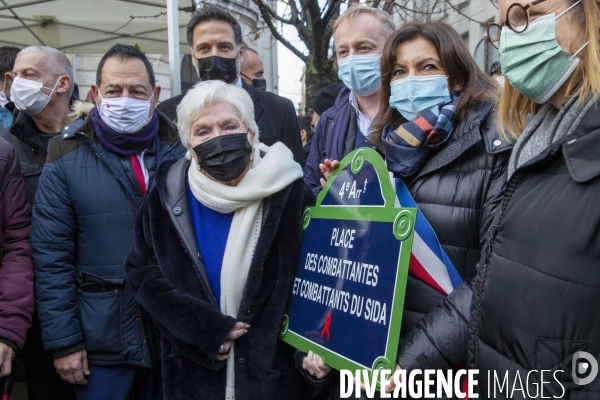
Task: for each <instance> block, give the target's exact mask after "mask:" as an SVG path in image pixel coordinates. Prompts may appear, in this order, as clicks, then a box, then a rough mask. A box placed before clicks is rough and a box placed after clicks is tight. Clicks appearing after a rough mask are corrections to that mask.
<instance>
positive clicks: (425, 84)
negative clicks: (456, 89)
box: [390, 75, 450, 121]
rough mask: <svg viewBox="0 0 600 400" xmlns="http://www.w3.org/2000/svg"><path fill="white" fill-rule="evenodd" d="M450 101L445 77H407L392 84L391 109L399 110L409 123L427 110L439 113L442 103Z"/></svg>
mask: <svg viewBox="0 0 600 400" xmlns="http://www.w3.org/2000/svg"><path fill="white" fill-rule="evenodd" d="M449 101H450V92H449V91H448V80H447V78H446V76H445V75H428V76H407V77H406V78H404V79H399V80H396V81H392V83H391V84H390V107H393V108H395V109H396V110H398V112H399V113H400V114H402V116H403V117H404V118H406V120H407V121H412V120H414V119H416V118H417V117H418V116H419V115H420V114H422V113H423V112H425V111H427V110H431V111H433V112H434V113H436V114H437V113H438V112H439V110H438V108H437V107H436V106H437V105H438V104H440V103H448V102H449Z"/></svg>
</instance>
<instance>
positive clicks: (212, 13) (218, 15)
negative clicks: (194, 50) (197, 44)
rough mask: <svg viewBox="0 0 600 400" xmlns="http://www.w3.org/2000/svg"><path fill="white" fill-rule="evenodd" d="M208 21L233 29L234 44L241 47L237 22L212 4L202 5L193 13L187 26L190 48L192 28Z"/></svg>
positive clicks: (240, 33)
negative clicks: (222, 23)
mask: <svg viewBox="0 0 600 400" xmlns="http://www.w3.org/2000/svg"><path fill="white" fill-rule="evenodd" d="M208 21H223V22H227V23H228V24H229V25H231V27H232V28H233V34H234V35H235V43H237V45H238V46H241V45H242V44H243V43H242V27H241V26H240V24H239V22H237V20H236V19H235V18H234V16H233V15H231V14H230V13H228V12H227V11H226V10H224V9H222V8H221V7H217V6H215V5H213V4H206V3H205V4H204V5H203V6H202V8H200V9H198V10H196V11H194V13H193V14H192V19H190V22H188V24H187V41H188V44H189V45H190V47H194V46H193V41H194V28H196V26H197V25H198V24H201V23H202V22H208Z"/></svg>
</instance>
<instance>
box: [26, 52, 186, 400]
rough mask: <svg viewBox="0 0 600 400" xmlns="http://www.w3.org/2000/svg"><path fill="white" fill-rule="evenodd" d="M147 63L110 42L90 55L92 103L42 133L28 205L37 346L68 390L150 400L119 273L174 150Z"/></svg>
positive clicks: (143, 332) (147, 364)
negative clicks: (42, 158)
mask: <svg viewBox="0 0 600 400" xmlns="http://www.w3.org/2000/svg"><path fill="white" fill-rule="evenodd" d="M160 90H161V88H160V86H157V85H156V81H155V78H154V72H153V70H152V65H151V64H150V62H149V61H148V59H147V58H146V56H145V55H144V54H143V53H142V52H140V51H139V50H137V49H136V48H134V47H132V46H126V45H120V44H117V45H115V46H113V47H112V48H111V49H110V50H109V51H108V52H107V53H106V54H105V55H104V56H103V57H102V59H101V60H100V63H99V65H98V70H97V73H96V84H95V85H93V86H92V91H93V93H94V99H95V101H96V104H97V106H92V107H91V109H90V108H89V107H88V108H86V109H80V107H78V108H77V110H76V111H78V112H81V113H87V116H86V118H85V123H84V124H83V125H82V126H81V127H80V128H78V129H69V130H65V131H63V132H62V134H61V135H60V136H59V137H55V138H53V139H52V140H50V144H49V146H48V162H47V164H46V165H45V167H44V170H43V173H42V176H41V178H40V184H39V188H38V192H37V195H36V198H35V203H34V205H33V223H32V230H31V248H32V253H33V257H34V266H35V269H36V301H37V304H38V306H39V318H40V322H41V325H42V334H43V341H44V347H45V348H46V349H47V350H50V351H52V353H53V356H54V365H55V367H56V371H57V372H58V373H59V375H60V377H61V378H62V379H63V380H65V381H66V382H69V383H71V384H73V385H75V392H76V394H77V397H78V398H85V399H99V400H100V399H132V398H135V399H159V398H161V392H162V390H161V388H160V382H161V379H160V371H159V370H158V369H157V368H151V367H152V366H154V365H155V363H156V362H157V360H158V357H159V356H158V354H157V350H156V349H155V348H154V346H153V344H154V340H153V339H152V338H153V332H152V329H150V328H149V326H147V325H146V323H147V322H146V321H145V319H146V318H145V315H144V313H143V312H142V310H141V309H140V307H139V305H138V303H137V302H136V301H135V299H134V297H133V292H132V289H131V287H130V285H129V284H128V283H127V282H126V280H125V272H124V270H123V262H124V260H125V258H126V256H127V254H128V253H129V249H130V247H131V244H132V240H133V224H134V220H135V216H136V213H137V210H138V208H139V207H140V205H141V204H142V201H143V199H144V196H145V194H146V193H147V191H148V190H149V189H150V187H151V185H152V183H153V180H154V175H155V172H156V170H157V169H158V166H159V165H160V164H161V163H164V162H167V161H169V160H175V159H179V158H181V157H182V156H183V153H184V149H183V147H182V146H181V144H180V142H179V140H178V135H177V131H176V129H175V128H174V126H173V125H172V123H171V121H170V120H169V119H168V118H167V117H165V116H164V115H162V114H160V113H158V112H157V111H156V105H157V103H158V99H159V96H160Z"/></svg>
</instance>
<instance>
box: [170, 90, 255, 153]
mask: <svg viewBox="0 0 600 400" xmlns="http://www.w3.org/2000/svg"><path fill="white" fill-rule="evenodd" d="M218 103H229V104H231V105H232V106H234V107H235V108H236V110H237V111H238V113H239V117H240V119H241V121H242V123H244V124H245V125H246V126H247V127H248V129H250V130H251V131H253V132H256V133H255V135H254V142H255V143H257V142H258V133H259V132H258V125H256V121H254V103H253V102H252V99H251V98H250V95H249V94H248V92H246V91H245V90H244V89H242V88H238V87H236V86H233V85H228V84H226V83H225V82H223V81H219V80H214V81H204V82H198V83H197V84H196V85H195V86H194V87H193V88H192V89H190V90H188V92H187V93H186V95H185V96H184V97H183V99H181V103H179V105H178V106H177V129H178V130H179V138H180V139H181V144H182V145H183V147H185V148H186V149H189V144H190V138H191V136H192V126H193V125H194V122H195V121H196V119H197V117H198V114H200V113H201V112H202V111H203V110H204V108H205V107H207V106H210V105H213V104H218Z"/></svg>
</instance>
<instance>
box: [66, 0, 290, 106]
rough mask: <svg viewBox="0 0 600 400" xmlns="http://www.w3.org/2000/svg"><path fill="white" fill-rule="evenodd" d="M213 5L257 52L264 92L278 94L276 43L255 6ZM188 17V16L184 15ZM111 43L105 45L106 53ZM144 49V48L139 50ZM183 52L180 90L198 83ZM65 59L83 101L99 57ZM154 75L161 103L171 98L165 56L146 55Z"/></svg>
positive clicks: (242, 2)
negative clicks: (231, 19)
mask: <svg viewBox="0 0 600 400" xmlns="http://www.w3.org/2000/svg"><path fill="white" fill-rule="evenodd" d="M213 3H214V4H217V5H219V6H220V7H223V8H225V9H227V10H228V11H229V12H231V13H232V14H233V15H234V16H236V18H237V20H238V22H239V23H240V25H241V26H242V40H243V42H244V46H245V47H249V48H251V49H253V50H256V52H258V54H259V55H260V57H261V59H262V61H263V65H264V68H265V73H264V76H265V78H266V80H267V90H269V91H272V92H275V93H277V92H278V84H279V76H278V64H277V41H276V39H275V38H274V37H273V35H272V34H271V32H270V31H269V29H268V28H267V26H266V24H265V23H264V22H263V21H262V18H261V17H260V14H259V13H258V10H257V8H256V6H255V5H254V4H253V3H252V2H251V1H250V0H228V1H217V0H215V1H213ZM185 15H186V16H187V17H188V18H189V17H190V16H191V14H190V13H186V14H185ZM187 22H188V21H187V20H182V19H181V17H180V21H179V24H180V25H185V24H187ZM180 41H184V42H185V41H186V38H185V37H180ZM110 45H111V44H107V50H108V48H109V47H110ZM141 50H142V51H143V50H144V49H143V48H142V49H141ZM186 50H187V51H186V53H183V52H182V54H181V80H182V89H183V90H185V89H187V87H189V86H190V85H193V84H194V83H195V82H197V81H198V76H197V74H196V72H195V70H194V68H193V67H192V65H191V58H190V57H189V48H188V49H186ZM66 53H67V57H69V59H70V60H71V62H72V64H73V67H74V69H75V82H77V84H78V86H79V95H80V97H81V98H82V99H85V98H86V95H87V93H88V92H89V90H90V88H91V85H92V84H94V83H95V82H96V69H97V67H98V63H99V62H100V58H101V57H102V54H69V53H68V52H66ZM146 56H147V57H148V59H149V60H150V62H151V63H152V66H153V68H154V73H155V75H156V82H157V85H160V86H161V88H162V92H161V95H160V100H166V99H168V98H170V97H171V84H170V79H169V75H170V74H169V56H168V54H146Z"/></svg>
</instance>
